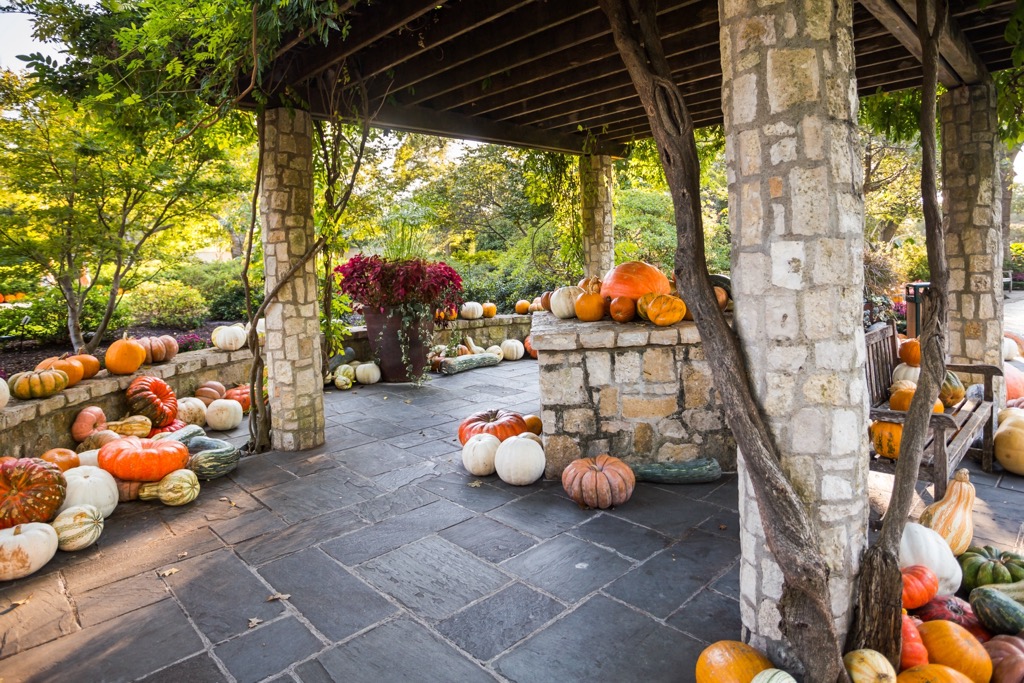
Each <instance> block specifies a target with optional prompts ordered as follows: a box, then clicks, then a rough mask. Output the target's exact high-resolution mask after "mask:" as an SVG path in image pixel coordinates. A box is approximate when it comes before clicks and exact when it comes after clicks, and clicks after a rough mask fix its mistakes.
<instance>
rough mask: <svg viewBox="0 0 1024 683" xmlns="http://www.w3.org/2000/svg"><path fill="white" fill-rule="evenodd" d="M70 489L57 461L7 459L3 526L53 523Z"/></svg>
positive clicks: (2, 471) (0, 473) (1, 467)
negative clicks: (56, 463) (55, 462)
mask: <svg viewBox="0 0 1024 683" xmlns="http://www.w3.org/2000/svg"><path fill="white" fill-rule="evenodd" d="M187 450H188V449H186V451H187ZM66 492H67V480H65V479H64V474H63V473H62V472H61V471H60V468H58V467H57V466H56V465H54V464H53V463H49V462H46V461H45V460H40V459H39V458H18V459H16V460H7V461H5V462H4V463H3V464H0V529H9V528H11V527H12V526H17V525H19V524H27V523H29V522H49V521H50V520H52V519H53V518H54V517H56V516H57V510H58V509H59V508H60V506H61V505H62V504H63V503H64V496H65V494H66Z"/></svg>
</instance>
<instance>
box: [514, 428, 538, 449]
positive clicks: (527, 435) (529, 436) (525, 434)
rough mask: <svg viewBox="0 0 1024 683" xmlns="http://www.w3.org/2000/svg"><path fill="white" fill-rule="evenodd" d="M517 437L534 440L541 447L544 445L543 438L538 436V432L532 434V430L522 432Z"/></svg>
mask: <svg viewBox="0 0 1024 683" xmlns="http://www.w3.org/2000/svg"><path fill="white" fill-rule="evenodd" d="M519 438H520V439H529V440H530V441H535V442H537V443H538V444H539V445H540V447H541V448H543V447H544V439H542V438H540V435H539V434H534V433H533V432H523V433H522V434H520V435H519Z"/></svg>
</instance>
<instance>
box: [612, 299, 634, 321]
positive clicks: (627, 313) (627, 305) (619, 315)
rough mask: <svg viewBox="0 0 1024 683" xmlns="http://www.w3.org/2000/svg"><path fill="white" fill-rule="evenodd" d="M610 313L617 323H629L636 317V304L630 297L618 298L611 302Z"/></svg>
mask: <svg viewBox="0 0 1024 683" xmlns="http://www.w3.org/2000/svg"><path fill="white" fill-rule="evenodd" d="M608 313H609V315H611V317H612V320H614V321H615V322H617V323H628V322H630V321H631V320H633V319H634V318H635V317H636V302H635V301H633V300H632V299H630V298H629V297H628V296H617V297H615V298H614V299H612V300H611V303H610V304H609V307H608Z"/></svg>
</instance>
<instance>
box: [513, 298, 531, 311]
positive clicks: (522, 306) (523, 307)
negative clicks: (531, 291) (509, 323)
mask: <svg viewBox="0 0 1024 683" xmlns="http://www.w3.org/2000/svg"><path fill="white" fill-rule="evenodd" d="M529 312H530V302H529V301H527V300H526V299H520V300H519V301H517V302H516V313H517V314H518V315H526V314H527V313H529Z"/></svg>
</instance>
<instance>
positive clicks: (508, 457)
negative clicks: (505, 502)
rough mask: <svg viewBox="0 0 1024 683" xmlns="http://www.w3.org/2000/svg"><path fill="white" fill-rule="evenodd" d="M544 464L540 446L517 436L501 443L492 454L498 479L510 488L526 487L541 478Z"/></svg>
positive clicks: (542, 450) (544, 460) (542, 451)
mask: <svg viewBox="0 0 1024 683" xmlns="http://www.w3.org/2000/svg"><path fill="white" fill-rule="evenodd" d="M520 419H522V418H520ZM546 463H547V460H546V458H545V457H544V448H543V447H542V446H541V445H540V444H538V443H537V442H536V441H533V440H532V439H523V438H519V437H518V436H513V437H511V438H509V439H505V440H504V441H502V442H501V444H500V445H499V446H498V450H497V451H495V453H494V470H495V471H496V472H497V473H498V478H499V479H501V480H502V481H503V482H505V483H506V484H511V485H512V486H528V485H530V484H532V483H533V482H535V481H537V480H538V479H540V478H541V477H543V476H544V466H545V464H546Z"/></svg>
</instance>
